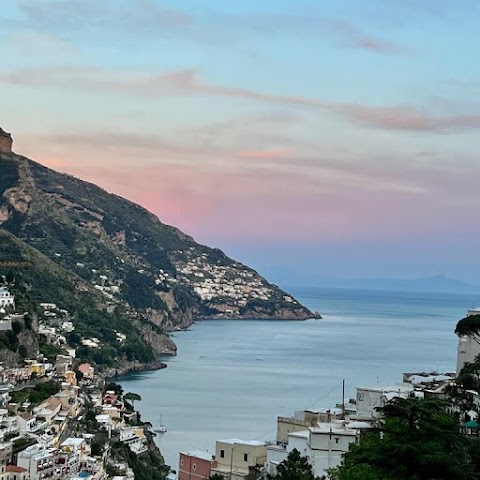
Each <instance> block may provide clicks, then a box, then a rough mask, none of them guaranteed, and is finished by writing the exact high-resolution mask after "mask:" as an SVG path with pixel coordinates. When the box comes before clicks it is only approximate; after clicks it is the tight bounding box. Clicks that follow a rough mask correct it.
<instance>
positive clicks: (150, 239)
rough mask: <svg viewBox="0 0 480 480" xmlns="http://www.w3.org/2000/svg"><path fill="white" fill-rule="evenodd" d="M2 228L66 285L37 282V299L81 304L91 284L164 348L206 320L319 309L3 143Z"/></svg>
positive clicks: (93, 294) (102, 302)
mask: <svg viewBox="0 0 480 480" xmlns="http://www.w3.org/2000/svg"><path fill="white" fill-rule="evenodd" d="M8 145H11V144H10V143H8V142H7V147H8ZM2 230H3V231H4V233H3V235H2V236H1V237H0V240H1V241H2V242H3V244H4V246H6V245H10V246H14V247H15V248H16V249H17V256H18V257H19V258H25V257H32V256H33V257H35V258H36V262H37V263H38V262H39V263H40V264H41V266H42V273H39V272H38V271H37V269H36V268H37V267H36V266H35V265H34V267H33V269H32V270H31V273H32V275H33V274H35V275H36V278H37V279H39V278H41V276H42V275H48V272H52V277H53V278H56V279H57V280H58V282H61V283H63V284H65V288H64V289H63V293H62V294H60V293H59V290H58V289H57V288H53V291H54V292H55V294H52V292H51V291H49V290H48V289H46V290H45V289H43V290H41V291H40V289H38V288H37V286H36V283H37V282H36V281H35V282H34V281H31V282H30V283H31V289H32V290H31V293H32V295H33V296H34V297H36V298H38V299H40V298H41V299H43V300H44V301H52V302H58V303H60V304H69V305H68V306H69V308H70V309H72V308H75V306H76V305H78V298H77V297H79V291H82V292H83V293H82V295H80V296H81V297H82V296H83V297H85V296H87V297H88V298H89V299H90V300H89V302H90V303H91V304H92V305H96V306H98V308H103V309H108V310H109V311H110V312H113V311H116V312H120V311H121V312H123V313H122V314H121V315H123V317H125V318H129V319H130V321H131V325H132V327H133V328H134V330H135V331H136V332H137V333H138V335H137V336H136V337H135V338H137V337H138V336H141V337H142V338H143V341H144V342H146V344H148V345H150V346H152V345H153V346H154V350H155V352H156V353H160V352H161V351H164V350H165V345H166V342H161V341H160V342H159V341H158V339H152V337H154V336H155V335H157V336H158V335H160V333H161V332H163V331H165V332H166V331H170V330H173V329H177V328H184V327H187V326H189V325H190V324H191V323H192V322H193V321H194V320H195V319H198V318H205V317H223V318H265V319H276V318H281V319H298V320H299V319H306V318H310V317H314V316H315V314H314V313H312V312H311V311H310V310H308V309H307V308H305V307H304V306H302V305H301V304H300V303H299V302H298V301H297V300H296V299H294V298H293V297H292V296H291V295H289V294H287V293H286V292H284V291H283V290H281V289H280V288H278V287H277V286H275V285H272V284H270V283H268V282H267V280H266V279H265V278H263V277H262V276H260V275H259V274H258V273H257V272H256V271H255V270H253V269H251V268H249V267H247V266H246V265H243V264H241V263H239V262H236V261H234V260H232V259H231V258H229V257H227V256H226V255H225V254H224V253H223V252H222V251H221V250H219V249H215V248H209V247H207V246H204V245H200V244H198V243H196V242H195V241H194V240H193V238H192V237H190V236H188V235H186V234H184V233H183V232H181V231H180V230H178V229H177V228H175V227H172V226H169V225H165V224H163V223H162V222H161V221H160V220H159V219H158V218H157V217H156V216H155V215H153V214H152V213H150V212H148V211H147V210H146V209H144V208H143V207H141V206H139V205H137V204H135V203H133V202H130V201H128V200H126V199H123V198H121V197H119V196H117V195H114V194H111V193H108V192H106V191H105V190H103V189H101V188H99V187H98V186H96V185H93V184H91V183H88V182H84V181H82V180H79V179H78V178H75V177H72V176H70V175H66V174H61V173H58V172H56V171H54V170H51V169H49V168H47V167H44V166H43V165H41V164H39V163H37V162H34V161H32V160H30V159H28V158H26V157H23V156H20V155H16V154H15V153H13V152H11V151H9V150H8V149H5V148H4V149H3V151H2V148H1V145H0V232H1V231H2ZM7 232H8V233H7ZM12 248H13V247H12ZM15 248H13V250H15ZM13 250H12V249H10V253H8V248H7V249H6V250H5V251H4V252H3V258H0V260H8V259H9V258H11V257H12V251H13ZM1 255H2V250H1V249H0V256H1ZM9 255H10V257H9ZM34 263H35V262H34ZM54 266H55V267H54ZM45 272H47V273H45ZM0 273H2V271H1V270H0ZM22 275H23V276H24V277H25V278H26V277H27V276H28V272H23V273H22ZM35 275H34V276H35ZM37 281H38V280H37ZM120 323H122V322H120ZM124 327H125V326H124ZM167 343H168V342H167Z"/></svg>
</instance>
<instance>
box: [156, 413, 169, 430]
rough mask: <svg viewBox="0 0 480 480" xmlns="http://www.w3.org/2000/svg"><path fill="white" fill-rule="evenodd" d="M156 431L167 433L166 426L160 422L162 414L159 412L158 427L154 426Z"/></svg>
mask: <svg viewBox="0 0 480 480" xmlns="http://www.w3.org/2000/svg"><path fill="white" fill-rule="evenodd" d="M154 431H155V432H157V433H167V427H166V426H165V425H164V424H163V423H162V414H160V423H159V425H158V427H156V428H154Z"/></svg>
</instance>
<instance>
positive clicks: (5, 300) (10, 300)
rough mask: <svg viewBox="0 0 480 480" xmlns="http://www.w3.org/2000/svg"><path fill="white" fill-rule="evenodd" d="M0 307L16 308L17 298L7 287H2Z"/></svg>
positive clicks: (0, 290)
mask: <svg viewBox="0 0 480 480" xmlns="http://www.w3.org/2000/svg"><path fill="white" fill-rule="evenodd" d="M0 307H2V308H3V307H13V308H15V296H14V295H12V294H11V293H10V292H9V291H8V290H7V289H6V288H5V287H0Z"/></svg>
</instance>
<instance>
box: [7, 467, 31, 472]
mask: <svg viewBox="0 0 480 480" xmlns="http://www.w3.org/2000/svg"><path fill="white" fill-rule="evenodd" d="M5 471H7V472H14V473H23V472H26V471H27V470H25V468H22V467H17V466H16V465H7V466H6V467H5Z"/></svg>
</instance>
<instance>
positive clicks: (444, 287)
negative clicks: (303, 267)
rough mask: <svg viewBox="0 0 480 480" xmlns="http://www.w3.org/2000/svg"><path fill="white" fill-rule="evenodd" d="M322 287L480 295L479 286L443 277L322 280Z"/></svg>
mask: <svg viewBox="0 0 480 480" xmlns="http://www.w3.org/2000/svg"><path fill="white" fill-rule="evenodd" d="M320 283H321V285H322V286H326V287H331V288H358V289H364V290H392V291H404V292H438V293H480V286H479V285H474V284H473V283H468V282H464V281H463V280H456V279H454V278H449V277H446V276H444V275H433V276H430V277H420V278H361V279H338V278H337V279H328V280H327V279H324V281H323V282H320Z"/></svg>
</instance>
